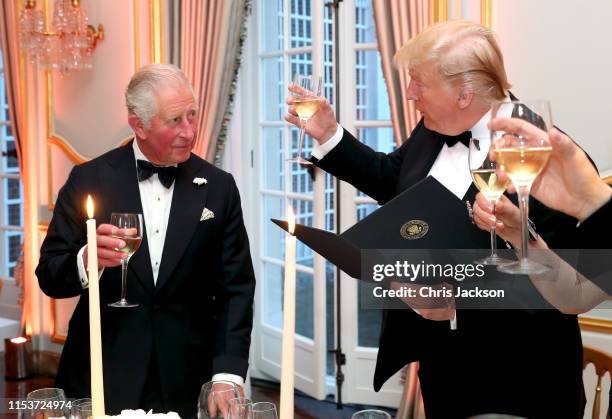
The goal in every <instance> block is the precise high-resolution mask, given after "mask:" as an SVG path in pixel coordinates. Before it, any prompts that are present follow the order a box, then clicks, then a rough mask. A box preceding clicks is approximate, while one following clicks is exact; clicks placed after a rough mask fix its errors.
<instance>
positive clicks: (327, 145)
mask: <svg viewBox="0 0 612 419" xmlns="http://www.w3.org/2000/svg"><path fill="white" fill-rule="evenodd" d="M343 134H344V128H342V125H340V124H338V128H336V133H335V134H334V135H333V136H332V137H331V138H330V139H329V140H327V141H325V142H324V143H323V144H319V142H318V141H313V142H314V145H313V146H312V157H316V158H317V159H318V160H321V159H322V158H323V157H325V155H326V154H327V153H329V152H330V151H332V149H333V148H334V147H335V146H337V145H338V143H339V142H340V140H342V135H343Z"/></svg>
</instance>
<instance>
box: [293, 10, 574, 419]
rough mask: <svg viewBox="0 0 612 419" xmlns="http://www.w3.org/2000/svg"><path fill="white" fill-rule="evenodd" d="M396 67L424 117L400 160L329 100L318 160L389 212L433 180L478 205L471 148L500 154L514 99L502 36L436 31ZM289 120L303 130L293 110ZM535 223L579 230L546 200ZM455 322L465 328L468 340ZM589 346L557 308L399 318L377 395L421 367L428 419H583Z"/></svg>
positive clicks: (392, 321) (319, 130) (386, 330)
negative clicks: (494, 140)
mask: <svg viewBox="0 0 612 419" xmlns="http://www.w3.org/2000/svg"><path fill="white" fill-rule="evenodd" d="M395 62H396V64H397V66H400V67H407V68H408V69H409V73H410V77H411V79H410V84H409V86H408V92H407V93H408V95H407V96H408V98H409V99H410V100H412V101H414V104H415V107H416V109H418V110H419V111H420V113H421V116H422V118H421V120H420V121H419V123H418V124H417V126H416V127H415V128H414V130H413V131H412V133H411V135H410V138H408V139H407V140H406V141H405V142H404V143H403V144H402V145H401V147H399V148H397V149H396V150H395V151H393V152H392V153H389V154H384V153H378V152H375V151H374V150H372V149H370V148H369V147H367V146H366V145H364V144H362V143H361V142H359V141H358V140H357V139H355V137H354V136H353V135H351V134H350V133H349V132H348V131H346V130H345V129H344V128H342V127H341V126H340V125H339V124H338V123H337V122H336V118H335V115H334V111H333V109H332V108H331V106H330V105H329V102H327V101H326V100H325V99H324V98H321V101H322V104H321V107H320V109H319V111H318V112H317V113H316V114H315V115H313V116H312V117H311V119H310V120H309V122H308V125H307V127H306V129H307V132H308V134H309V135H311V136H312V137H313V138H314V139H315V140H316V143H315V145H314V148H313V151H312V156H313V159H312V160H313V162H314V163H315V164H316V165H317V166H319V167H321V168H323V169H324V170H326V171H328V172H330V173H331V174H333V175H335V176H337V177H339V178H340V179H342V180H345V181H347V182H349V183H351V184H352V185H354V186H355V187H356V188H357V189H359V190H361V191H363V192H365V193H366V194H368V195H369V196H371V197H372V198H374V199H376V200H377V201H378V202H379V203H380V204H384V203H386V202H388V201H389V200H391V199H392V198H394V197H395V196H397V195H398V194H400V193H401V192H403V191H404V190H406V189H408V188H410V187H411V186H413V185H415V184H416V183H417V182H419V181H421V180H422V179H424V178H425V177H427V176H432V177H434V178H436V179H437V180H438V181H439V182H440V183H442V184H443V185H444V186H445V187H446V188H447V189H449V190H450V191H451V192H452V193H453V194H455V195H456V196H457V197H458V198H459V199H461V200H464V201H465V200H470V201H473V199H474V196H475V194H476V192H477V190H476V188H475V187H474V186H473V185H472V179H471V177H470V174H469V171H468V167H469V166H468V144H469V139H470V138H471V137H474V138H478V139H480V140H481V141H482V142H486V143H487V144H488V141H490V140H489V129H488V128H487V123H488V122H489V119H490V107H491V103H492V102H493V101H497V100H505V99H506V98H510V96H511V95H510V92H509V89H510V83H509V82H508V79H507V76H506V72H505V69H504V61H503V56H502V53H501V51H500V48H499V46H498V44H497V42H496V40H495V38H494V36H493V34H492V32H491V31H490V30H489V29H487V28H486V27H483V26H481V25H478V24H476V23H472V22H467V21H449V22H445V23H440V24H437V25H433V26H431V27H429V28H428V29H426V30H425V31H423V32H422V33H421V34H419V35H417V36H416V37H414V38H413V39H411V40H410V41H409V42H408V43H407V44H406V45H404V46H403V47H402V48H401V49H400V50H399V51H398V52H397V54H396V56H395ZM296 89H297V88H296V87H293V86H291V87H290V90H296ZM287 103H288V104H289V105H292V104H293V100H292V99H291V98H289V99H288V100H287ZM285 119H286V120H287V121H288V122H290V123H292V124H294V125H298V124H299V120H298V117H297V115H296V113H295V110H294V109H293V108H292V107H291V106H290V109H289V112H288V114H287V115H286V116H285ZM531 215H532V219H533V220H534V221H535V222H536V224H537V226H538V231H539V232H541V234H542V235H543V236H544V237H545V238H548V239H549V240H551V241H553V242H554V241H555V240H557V241H556V243H562V239H563V238H562V237H561V238H560V237H559V236H558V235H556V234H555V231H556V230H557V229H559V230H561V229H563V228H564V226H569V225H571V223H572V221H571V219H570V217H567V216H564V215H562V214H560V213H556V212H554V211H552V210H550V209H548V208H546V207H544V206H543V205H541V204H539V203H537V202H535V201H534V202H533V203H532V205H531ZM466 216H467V213H466ZM449 234H452V233H451V232H449ZM549 243H550V242H549ZM440 320H446V321H440ZM448 320H450V321H451V323H454V322H458V328H457V330H451V329H450V328H449V324H448ZM581 347H582V345H581V339H580V331H579V328H578V322H577V319H576V317H575V316H569V315H564V314H562V313H560V312H558V311H556V310H552V309H551V310H545V311H540V312H537V311H527V310H461V309H458V310H455V309H454V308H450V309H447V310H443V309H429V310H419V311H418V312H417V311H413V310H388V311H384V312H383V325H382V330H381V335H380V340H379V352H378V360H377V364H376V371H375V375H374V388H375V390H377V391H378V390H379V389H380V388H381V387H382V385H383V384H384V382H385V381H387V380H388V379H389V378H390V377H391V376H392V375H393V374H394V373H395V372H397V371H398V370H399V369H401V368H402V367H404V366H405V365H406V364H408V363H411V362H415V361H418V362H419V378H420V383H421V388H422V395H423V399H424V403H425V410H426V413H427V417H428V418H443V419H448V418H466V417H469V416H473V415H477V414H484V413H505V414H512V415H517V416H523V417H529V418H550V417H556V418H561V417H563V418H577V417H582V410H583V409H584V405H583V389H582V375H581V374H582V369H581V354H582V352H581Z"/></svg>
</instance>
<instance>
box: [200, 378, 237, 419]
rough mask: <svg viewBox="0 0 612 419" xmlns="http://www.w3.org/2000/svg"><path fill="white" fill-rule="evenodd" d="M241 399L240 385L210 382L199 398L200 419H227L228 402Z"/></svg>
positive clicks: (227, 382) (228, 382)
mask: <svg viewBox="0 0 612 419" xmlns="http://www.w3.org/2000/svg"><path fill="white" fill-rule="evenodd" d="M239 397H240V393H239V391H238V385H237V384H236V383H233V382H231V381H215V382H213V381H209V382H207V383H205V384H203V385H202V389H201V390H200V395H199V397H198V419H225V418H226V414H227V410H228V402H229V401H230V400H231V399H236V398H239Z"/></svg>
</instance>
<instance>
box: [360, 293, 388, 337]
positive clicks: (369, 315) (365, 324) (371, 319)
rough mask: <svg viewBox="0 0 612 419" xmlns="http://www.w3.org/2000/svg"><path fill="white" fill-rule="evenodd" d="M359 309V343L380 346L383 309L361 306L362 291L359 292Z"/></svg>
mask: <svg viewBox="0 0 612 419" xmlns="http://www.w3.org/2000/svg"><path fill="white" fill-rule="evenodd" d="M358 307H359V311H358V312H357V319H358V323H359V327H358V329H359V330H358V334H359V338H358V345H359V346H365V347H374V348H375V347H378V337H379V336H380V325H381V323H382V310H375V309H368V310H366V309H363V308H361V293H359V305H358Z"/></svg>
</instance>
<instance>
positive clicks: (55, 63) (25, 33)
mask: <svg viewBox="0 0 612 419" xmlns="http://www.w3.org/2000/svg"><path fill="white" fill-rule="evenodd" d="M19 23H20V34H21V49H22V50H23V51H24V52H25V54H26V59H27V60H28V61H29V62H30V63H32V64H39V65H41V66H42V67H43V68H46V69H52V70H59V71H61V72H62V73H67V72H69V71H75V70H91V69H92V68H93V60H92V53H93V51H94V50H95V49H96V45H97V42H98V41H101V40H103V39H104V27H103V26H102V25H101V24H100V25H98V30H97V31H96V28H94V27H93V26H92V25H89V24H88V18H87V14H86V13H85V10H83V9H82V8H81V5H80V0H56V1H55V8H54V10H53V19H52V21H51V28H50V29H49V30H46V28H45V16H44V13H43V12H42V10H38V9H37V8H36V0H26V3H25V7H24V10H23V12H22V13H21V16H20V19H19Z"/></svg>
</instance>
